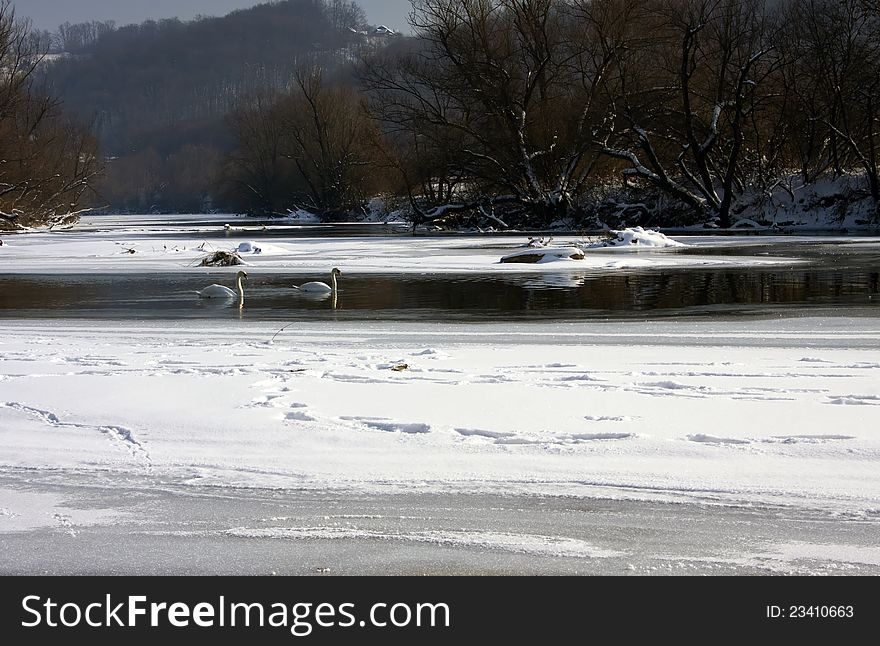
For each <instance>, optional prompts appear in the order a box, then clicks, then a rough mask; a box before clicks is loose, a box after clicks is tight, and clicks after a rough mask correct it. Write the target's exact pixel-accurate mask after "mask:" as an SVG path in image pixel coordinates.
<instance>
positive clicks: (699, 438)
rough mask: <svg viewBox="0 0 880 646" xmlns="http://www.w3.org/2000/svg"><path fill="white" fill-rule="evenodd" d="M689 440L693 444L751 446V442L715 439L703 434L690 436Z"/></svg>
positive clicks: (723, 438) (722, 438) (729, 438)
mask: <svg viewBox="0 0 880 646" xmlns="http://www.w3.org/2000/svg"><path fill="white" fill-rule="evenodd" d="M687 439H689V440H690V441H691V442H702V443H704V444H751V442H750V441H749V440H742V439H737V438H734V437H715V436H714V435H704V434H703V433H697V434H696V435H688V436H687Z"/></svg>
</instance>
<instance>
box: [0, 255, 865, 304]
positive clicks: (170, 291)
mask: <svg viewBox="0 0 880 646" xmlns="http://www.w3.org/2000/svg"><path fill="white" fill-rule="evenodd" d="M740 251H741V250H740ZM786 251H787V252H788V253H789V254H790V253H791V248H787V249H786ZM718 252H719V250H718V249H715V250H714V253H715V254H717V253H718ZM727 252H728V253H738V251H737V250H735V249H731V250H727ZM748 252H749V254H750V255H761V254H762V253H766V254H767V255H778V253H779V249H778V248H776V247H772V246H771V247H768V249H767V250H765V251H761V250H759V249H756V248H755V247H750V248H749V249H748ZM685 253H701V250H694V249H688V250H687V251H685ZM796 255H797V256H798V257H800V258H802V259H806V260H807V262H806V263H804V264H794V263H792V264H791V265H789V266H782V267H773V268H752V269H749V268H732V269H717V268H716V269H706V268H693V267H691V268H686V269H685V268H682V269H663V270H659V269H655V268H648V269H645V270H638V271H637V270H626V271H622V270H618V271H616V272H586V271H585V272H575V273H571V272H565V273H562V272H560V273H555V274H534V273H531V274H525V273H523V274H505V275H493V276H482V275H474V274H463V275H456V274H433V275H432V274H424V275H411V274H410V275H399V274H395V275H391V274H389V275H357V274H352V273H346V274H345V275H344V276H343V277H342V279H341V282H340V291H339V294H338V297H337V299H336V303H335V308H334V302H333V300H332V299H331V298H329V297H327V298H323V299H322V298H315V297H307V296H306V295H304V294H302V293H301V292H298V291H296V290H294V289H292V288H291V285H293V284H295V283H300V282H303V280H311V279H314V278H315V277H311V276H310V277H302V276H289V275H285V276H278V275H270V274H266V275H260V274H258V273H252V274H251V278H250V280H249V281H247V282H246V283H245V295H246V301H245V303H246V304H245V308H244V310H243V311H241V312H239V310H238V307H237V301H236V302H235V303H234V304H230V302H227V301H219V302H218V301H214V300H203V299H200V298H199V297H198V296H197V295H196V294H195V291H196V290H197V289H201V288H203V287H205V286H206V285H208V284H210V283H213V282H218V283H221V284H225V285H229V286H233V283H234V270H226V271H217V272H212V273H209V274H206V273H202V272H198V273H179V274H166V273H162V274H151V275H139V274H136V275H62V276H50V275H20V276H6V277H3V276H0V318H43V317H50V318H53V317H71V318H102V319H105V318H106V319H134V320H137V319H179V318H186V319H192V318H209V319H222V318H227V317H229V318H238V317H239V316H241V317H243V318H246V319H253V320H260V319H263V320H302V319H396V320H463V321H474V320H491V319H493V318H496V317H504V318H506V319H509V318H517V319H523V318H544V319H584V318H603V319H604V318H621V319H628V318H656V317H673V316H675V317H682V316H713V317H717V316H725V315H727V316H731V315H754V314H758V315H761V314H766V315H772V314H775V313H780V314H782V313H785V314H792V313H795V314H796V313H798V312H800V311H803V312H805V313H809V312H810V311H816V310H817V309H819V308H821V309H825V310H831V311H841V312H843V311H846V312H851V311H852V310H853V309H855V308H858V309H864V308H869V309H868V313H871V312H876V313H878V314H880V309H876V310H875V309H874V308H877V307H878V306H880V253H878V250H877V247H876V246H874V245H865V246H863V247H859V246H858V245H842V247H841V248H839V249H838V248H837V247H834V250H833V251H830V250H829V249H828V248H827V245H820V246H810V245H807V246H806V247H804V248H801V249H799V250H798V252H797V254H796ZM319 278H320V277H319ZM321 279H322V280H323V278H321Z"/></svg>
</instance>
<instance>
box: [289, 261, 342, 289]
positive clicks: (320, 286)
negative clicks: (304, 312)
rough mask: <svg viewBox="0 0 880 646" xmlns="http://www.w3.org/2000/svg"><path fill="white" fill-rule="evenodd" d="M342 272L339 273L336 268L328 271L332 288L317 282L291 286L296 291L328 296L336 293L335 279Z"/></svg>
mask: <svg viewBox="0 0 880 646" xmlns="http://www.w3.org/2000/svg"><path fill="white" fill-rule="evenodd" d="M341 275H342V272H341V271H339V270H338V269H337V268H336V267H334V268H333V269H332V270H330V282H331V283H333V287H331V286H330V285H328V284H327V283H321V282H317V281H312V282H310V283H303V284H302V285H300V286H299V287H297V286H296V285H294V286H293V288H294V289H298V290H299V291H301V292H312V293H313V294H330V293H333V294H335V293H336V277H337V276H341Z"/></svg>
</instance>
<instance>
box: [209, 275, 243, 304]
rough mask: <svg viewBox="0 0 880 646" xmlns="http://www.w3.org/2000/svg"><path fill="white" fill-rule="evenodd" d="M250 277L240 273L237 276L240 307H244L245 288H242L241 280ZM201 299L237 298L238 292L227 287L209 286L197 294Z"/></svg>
mask: <svg viewBox="0 0 880 646" xmlns="http://www.w3.org/2000/svg"><path fill="white" fill-rule="evenodd" d="M247 277H248V275H247V274H246V273H245V272H243V271H240V272H238V274H236V276H235V278H236V285H237V286H238V296H239V300H238V307H239V308H242V307H244V287H242V286H241V279H242V278H247ZM196 294H198V295H199V296H200V297H201V298H235V295H236V292H235V291H234V290H231V289H229V288H228V287H226V286H225V285H217V284H214V285H208V286H207V287H205V289H203V290H201V291H198V292H196Z"/></svg>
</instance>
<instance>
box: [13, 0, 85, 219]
mask: <svg viewBox="0 0 880 646" xmlns="http://www.w3.org/2000/svg"><path fill="white" fill-rule="evenodd" d="M35 42H36V41H35V40H34V39H33V38H31V30H30V25H29V23H27V22H26V21H19V20H16V18H15V15H14V11H13V8H12V5H11V3H10V2H9V0H0V226H3V227H7V228H8V227H13V228H20V227H26V226H32V225H38V224H41V225H46V224H47V225H49V226H55V225H58V224H66V223H69V222H72V221H75V220H76V219H77V217H78V215H79V213H81V212H82V207H81V205H80V202H81V198H82V197H83V195H84V194H85V193H86V192H87V191H89V190H90V189H91V185H92V181H93V180H94V179H95V178H96V177H97V175H98V174H99V172H100V169H101V165H100V162H99V160H98V157H97V145H96V142H95V140H94V138H93V137H92V136H91V134H90V133H89V132H88V130H87V129H86V128H83V127H81V126H78V125H77V124H75V123H73V122H71V121H69V120H68V119H66V118H65V117H64V115H63V114H62V112H61V109H60V106H59V104H58V102H57V101H55V100H54V99H52V98H51V97H49V96H46V95H44V94H41V93H40V92H38V91H37V90H36V88H35V87H34V72H35V70H36V69H37V66H38V65H39V63H40V61H41V60H42V58H43V56H44V55H45V52H44V51H38V50H35V49H33V45H34V44H35Z"/></svg>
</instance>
